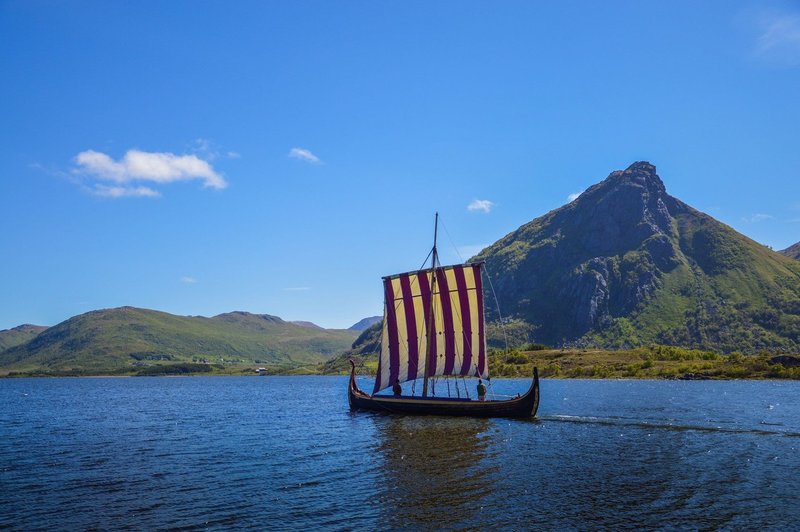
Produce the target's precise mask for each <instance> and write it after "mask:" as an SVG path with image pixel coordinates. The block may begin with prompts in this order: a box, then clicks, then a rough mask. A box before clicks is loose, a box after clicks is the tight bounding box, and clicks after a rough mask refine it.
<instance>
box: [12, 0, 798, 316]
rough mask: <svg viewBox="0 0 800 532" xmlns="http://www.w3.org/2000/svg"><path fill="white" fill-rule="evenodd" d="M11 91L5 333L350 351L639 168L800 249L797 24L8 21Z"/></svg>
mask: <svg viewBox="0 0 800 532" xmlns="http://www.w3.org/2000/svg"><path fill="white" fill-rule="evenodd" d="M0 80H2V83H0V117H2V118H0V121H1V122H2V126H0V224H1V226H0V227H2V235H3V245H2V250H3V251H2V258H0V329H2V328H9V327H13V326H16V325H19V324H21V323H36V324H43V325H53V324H55V323H58V322H59V321H62V320H64V319H66V318H68V317H70V316H73V315H75V314H80V313H82V312H86V311H89V310H93V309H98V308H108V307H116V306H122V305H133V306H138V307H145V308H152V309H158V310H164V311H167V312H171V313H176V314H184V315H189V314H190V315H214V314H218V313H221V312H227V311H231V310H246V311H250V312H258V313H269V314H275V315H278V316H281V317H283V318H284V319H288V320H310V321H314V322H316V323H318V324H320V325H322V326H325V327H348V326H350V325H352V324H353V323H355V322H356V321H358V320H359V319H361V318H362V317H365V316H369V315H376V314H380V313H381V311H382V295H381V285H380V277H381V276H382V275H386V274H390V273H395V272H399V271H406V270H409V269H414V268H416V267H418V266H420V265H421V263H422V260H423V259H424V258H425V255H426V254H427V252H428V250H429V246H430V240H431V236H432V235H431V231H432V223H433V213H434V212H435V211H437V210H438V211H439V212H440V213H441V216H442V221H443V224H444V226H443V231H442V239H441V241H440V244H441V253H442V258H443V260H445V261H448V262H456V261H459V259H460V257H461V258H464V259H466V258H468V256H470V255H471V254H472V253H474V252H476V251H477V250H479V249H480V248H481V247H483V246H485V245H488V244H491V243H492V242H494V241H495V240H497V239H498V238H500V237H502V236H503V235H505V234H507V233H508V232H510V231H512V230H514V229H515V228H516V227H518V226H519V225H521V224H523V223H525V222H527V221H529V220H531V219H533V218H535V217H537V216H540V215H542V214H544V213H546V212H547V211H549V210H551V209H553V208H556V207H558V206H560V205H562V204H564V203H565V202H566V201H568V197H569V196H570V195H571V194H575V193H578V192H580V191H581V190H583V189H585V188H586V187H588V186H589V185H591V184H593V183H595V182H597V181H600V180H602V179H603V178H605V177H606V176H607V175H608V174H609V173H610V172H611V171H613V170H616V169H622V168H625V167H627V166H628V165H629V164H630V163H631V162H633V161H636V160H648V161H650V162H652V163H653V164H655V165H656V166H657V168H658V171H659V174H660V175H661V177H662V179H663V180H664V182H665V184H666V186H667V190H668V192H670V193H671V194H672V195H674V196H676V197H678V198H680V199H682V200H684V201H686V202H687V203H689V204H690V205H692V206H694V207H696V208H698V209H700V210H703V211H706V212H708V213H709V214H711V215H713V216H715V217H717V218H718V219H720V220H722V221H724V222H725V223H727V224H729V225H731V226H733V227H734V228H735V229H737V230H738V231H740V232H742V233H744V234H745V235H747V236H749V237H751V238H753V239H755V240H757V241H759V242H762V243H764V244H767V245H770V246H773V247H774V248H776V249H780V248H784V247H787V246H789V245H790V244H792V243H794V242H796V241H798V240H800V3H798V2H762V3H753V2H734V1H728V0H725V1H717V2H702V3H701V2H640V1H635V2H602V3H601V2H588V1H587V2H548V3H544V2H531V1H525V2H511V1H508V2H500V3H498V2H469V1H466V2H464V1H458V2H407V1H405V2H327V1H326V2H323V1H320V2H309V1H292V2H288V1H287V2H202V1H201V2H179V1H174V2H79V1H75V2H39V1H28V0H26V1H11V2H9V1H2V2H0ZM470 207H472V208H470Z"/></svg>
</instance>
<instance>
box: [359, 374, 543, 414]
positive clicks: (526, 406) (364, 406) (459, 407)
mask: <svg viewBox="0 0 800 532" xmlns="http://www.w3.org/2000/svg"><path fill="white" fill-rule="evenodd" d="M351 364H352V361H351ZM347 398H348V402H349V403H350V409H351V410H369V411H373V412H384V413H388V414H410V415H431V416H468V417H510V418H530V417H534V416H536V411H537V410H538V409H539V372H538V370H537V369H536V368H534V369H533V381H532V382H531V386H530V388H529V389H528V391H527V392H526V393H525V394H524V395H521V396H519V397H515V398H513V399H506V400H502V401H472V400H470V399H454V398H437V397H427V398H423V397H408V396H391V395H369V394H367V393H365V392H363V391H361V390H360V389H359V388H358V385H357V384H356V371H355V365H353V368H352V370H351V372H350V384H349V386H348V387H347Z"/></svg>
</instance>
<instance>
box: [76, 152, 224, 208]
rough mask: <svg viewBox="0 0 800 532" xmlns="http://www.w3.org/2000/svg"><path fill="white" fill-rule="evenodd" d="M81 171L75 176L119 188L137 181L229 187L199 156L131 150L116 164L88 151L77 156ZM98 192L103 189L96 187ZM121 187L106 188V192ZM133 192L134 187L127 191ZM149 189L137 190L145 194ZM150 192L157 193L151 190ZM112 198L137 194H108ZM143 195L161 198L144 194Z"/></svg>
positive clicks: (107, 158)
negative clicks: (115, 185)
mask: <svg viewBox="0 0 800 532" xmlns="http://www.w3.org/2000/svg"><path fill="white" fill-rule="evenodd" d="M75 162H76V163H77V165H78V167H77V168H75V169H74V170H73V172H74V173H76V174H79V175H85V176H88V177H90V178H94V179H99V180H103V181H111V182H114V183H116V184H117V185H126V184H128V183H132V182H136V181H149V182H151V183H157V184H160V185H163V184H167V183H172V182H175V181H192V180H200V181H202V182H203V186H204V187H208V188H216V189H223V188H225V187H227V186H228V183H227V182H226V181H225V179H224V178H223V177H222V176H221V175H220V174H219V173H217V172H216V171H215V170H214V169H213V168H212V167H211V165H210V164H209V163H208V161H204V160H203V159H200V158H199V157H197V156H196V155H175V154H173V153H168V152H145V151H140V150H128V152H127V153H126V154H125V156H124V157H123V158H122V159H120V160H119V161H115V160H114V159H112V158H111V157H109V156H108V155H106V154H105V153H102V152H98V151H94V150H86V151H83V152H81V153H79V154H78V155H76V156H75ZM95 187H96V188H102V187H101V186H99V185H95ZM112 188H120V187H106V189H112ZM125 188H126V189H128V190H131V187H125ZM145 188H146V187H138V189H137V190H140V191H142V192H143V191H144V189H145ZM147 190H150V192H155V191H153V190H152V189H147ZM107 195H109V196H110V197H120V196H122V195H137V194H117V195H114V193H113V191H112V193H109V194H107ZM138 195H140V196H142V195H149V196H152V195H158V193H156V194H150V193H146V192H145V193H141V194H138Z"/></svg>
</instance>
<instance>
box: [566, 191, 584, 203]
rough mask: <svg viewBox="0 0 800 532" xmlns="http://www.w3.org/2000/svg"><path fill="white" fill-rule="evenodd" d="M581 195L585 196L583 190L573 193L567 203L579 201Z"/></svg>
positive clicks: (568, 197)
mask: <svg viewBox="0 0 800 532" xmlns="http://www.w3.org/2000/svg"><path fill="white" fill-rule="evenodd" d="M581 194H583V190H579V191H578V192H573V193H572V194H570V195H569V196H567V203H572V202H573V201H575V200H576V199H578V196H580V195H581Z"/></svg>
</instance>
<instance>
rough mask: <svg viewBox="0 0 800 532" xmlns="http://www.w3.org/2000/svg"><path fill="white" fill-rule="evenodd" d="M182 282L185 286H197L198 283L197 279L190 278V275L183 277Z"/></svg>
mask: <svg viewBox="0 0 800 532" xmlns="http://www.w3.org/2000/svg"><path fill="white" fill-rule="evenodd" d="M181 282H182V283H183V284H195V283H197V279H195V278H194V277H189V276H188V275H185V276H183V277H181Z"/></svg>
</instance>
